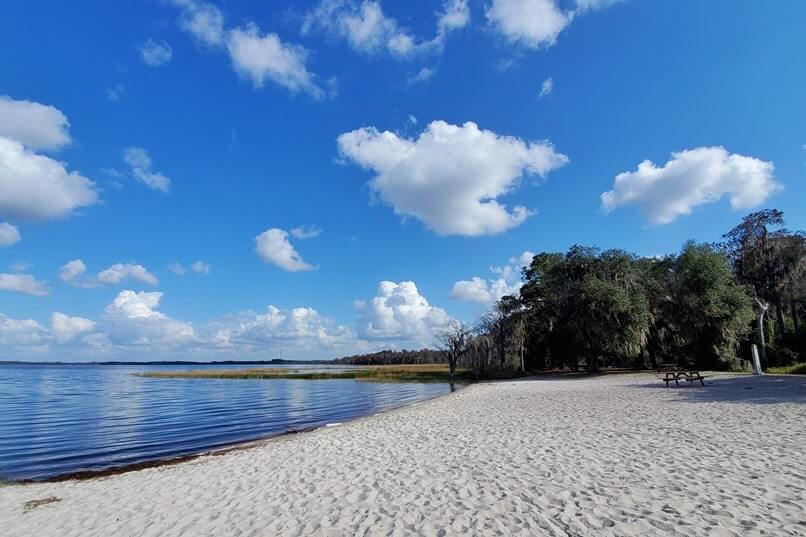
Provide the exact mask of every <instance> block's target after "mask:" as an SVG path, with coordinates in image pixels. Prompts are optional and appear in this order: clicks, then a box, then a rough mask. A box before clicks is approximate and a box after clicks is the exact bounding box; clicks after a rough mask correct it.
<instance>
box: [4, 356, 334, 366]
mask: <svg viewBox="0 0 806 537" xmlns="http://www.w3.org/2000/svg"><path fill="white" fill-rule="evenodd" d="M283 364H288V365H306V364H311V365H348V364H339V363H338V362H336V361H334V360H283V359H280V358H276V359H274V360H211V361H198V360H152V361H148V362H133V361H105V362H29V361H24V360H0V366H3V365H283Z"/></svg>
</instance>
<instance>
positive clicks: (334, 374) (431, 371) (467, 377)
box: [134, 364, 472, 383]
mask: <svg viewBox="0 0 806 537" xmlns="http://www.w3.org/2000/svg"><path fill="white" fill-rule="evenodd" d="M134 375H136V376H138V377H145V378H174V379H176V378H182V379H194V378H195V379H300V380H332V379H352V380H362V381H369V382H449V381H450V373H449V371H448V366H447V365H445V364H412V365H378V366H366V367H359V368H355V369H348V370H342V371H306V370H304V369H279V368H267V367H262V368H253V369H192V370H189V371H148V372H144V373H134ZM471 380H472V375H471V374H470V372H469V371H468V370H465V369H457V371H456V375H455V376H454V381H455V382H460V383H461V382H470V381H471Z"/></svg>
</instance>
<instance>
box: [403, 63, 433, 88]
mask: <svg viewBox="0 0 806 537" xmlns="http://www.w3.org/2000/svg"><path fill="white" fill-rule="evenodd" d="M435 74H436V71H435V70H434V69H432V68H430V67H423V68H422V69H420V70H419V71H417V73H415V74H413V75H410V76H409V86H412V85H414V84H417V83H419V82H426V81H427V80H430V79H431V78H432V77H433V76H434V75H435Z"/></svg>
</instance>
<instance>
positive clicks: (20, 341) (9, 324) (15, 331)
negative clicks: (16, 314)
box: [0, 313, 47, 348]
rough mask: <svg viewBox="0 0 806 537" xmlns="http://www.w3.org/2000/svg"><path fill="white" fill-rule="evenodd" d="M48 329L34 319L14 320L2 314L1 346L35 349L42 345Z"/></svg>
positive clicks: (0, 318) (0, 323) (0, 326)
mask: <svg viewBox="0 0 806 537" xmlns="http://www.w3.org/2000/svg"><path fill="white" fill-rule="evenodd" d="M46 337H47V329H46V328H45V327H44V326H42V325H41V324H39V323H38V322H36V321H34V320H33V319H24V320H18V319H12V318H11V317H8V316H7V315H4V314H2V313H0V345H7V346H10V347H25V348H30V347H35V346H39V345H42V344H43V343H44V342H45V338H46Z"/></svg>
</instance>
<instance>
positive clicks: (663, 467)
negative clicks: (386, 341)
mask: <svg viewBox="0 0 806 537" xmlns="http://www.w3.org/2000/svg"><path fill="white" fill-rule="evenodd" d="M51 496H52V497H55V498H58V499H60V501H57V502H53V503H49V504H45V505H41V506H38V507H36V508H33V509H30V508H29V509H26V508H25V507H24V505H25V504H26V502H30V501H32V500H40V499H44V498H47V497H51ZM804 521H806V378H798V377H773V376H767V377H763V378H755V377H735V378H732V377H719V378H716V379H714V380H712V381H710V382H709V385H707V386H705V387H697V388H668V389H667V388H664V387H663V384H662V383H660V382H658V381H657V380H656V379H655V377H654V376H653V375H641V376H618V377H605V378H596V379H584V380H524V381H515V382H497V383H489V384H479V385H474V386H471V387H469V388H466V389H463V390H460V391H459V392H457V393H455V394H452V395H450V396H446V397H442V398H439V399H436V400H432V401H429V402H426V403H422V404H419V405H416V406H411V407H407V408H404V409H399V410H396V411H393V412H389V413H386V414H382V415H378V416H374V417H370V418H366V419H362V420H358V421H355V422H352V423H348V424H344V425H340V426H337V427H329V428H326V429H321V430H318V431H315V432H312V433H306V434H301V435H295V436H289V437H285V438H283V439H280V440H275V441H271V442H266V443H265V444H263V445H260V446H258V447H254V448H250V449H245V450H239V451H233V452H230V453H226V454H223V455H218V456H205V457H201V458H199V459H196V460H193V461H190V462H185V463H181V464H177V465H170V466H164V467H158V468H150V469H145V470H140V471H134V472H128V473H125V474H120V475H115V476H109V477H104V478H97V479H90V480H84V481H67V482H61V483H41V484H31V485H12V486H6V487H0V533H2V535H3V536H4V537H17V536H34V535H36V536H85V537H86V536H93V535H98V536H112V535H126V536H143V537H146V536H155V537H156V536H173V535H192V536H207V535H210V536H212V535H238V536H277V535H283V536H285V535H290V536H292V535H350V536H351V535H424V536H443V535H524V536H526V535H612V536H626V535H689V536H690V535H703V536H704V535H709V536H713V535H719V536H722V535H724V536H733V535H736V536H738V535H742V536H745V535H776V536H781V535H806V523H805V522H804Z"/></svg>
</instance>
